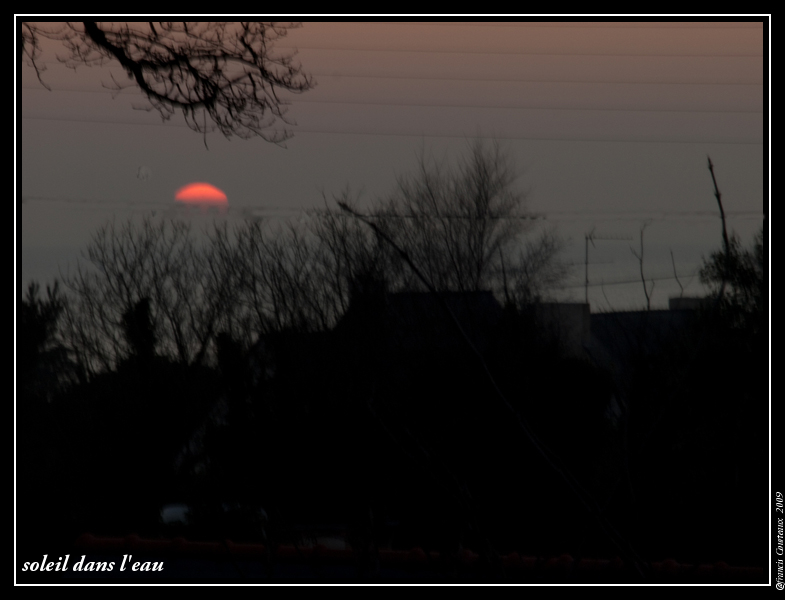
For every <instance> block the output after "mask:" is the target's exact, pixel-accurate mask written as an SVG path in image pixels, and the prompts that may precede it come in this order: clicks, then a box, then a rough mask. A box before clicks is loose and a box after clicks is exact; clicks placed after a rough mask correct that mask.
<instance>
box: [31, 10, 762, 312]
mask: <svg viewBox="0 0 785 600" xmlns="http://www.w3.org/2000/svg"><path fill="white" fill-rule="evenodd" d="M766 27H768V23H766ZM767 40H768V37H766V41H767ZM764 44H765V40H764V24H763V23H762V22H761V21H758V22H717V23H706V22H690V23H687V22H682V23H674V22H643V23H624V22H612V23H603V22H558V23H553V22H550V23H546V22H538V23H530V22H503V23H309V22H306V23H303V26H302V27H301V28H299V29H296V30H293V31H291V32H290V33H289V35H288V36H287V37H286V38H285V39H283V40H281V41H280V42H279V43H278V44H277V47H278V48H290V49H292V50H294V49H296V50H297V51H298V54H297V59H298V60H299V61H300V62H301V64H302V67H303V70H304V71H305V72H306V73H308V74H310V75H312V76H313V77H314V79H315V81H316V86H315V88H314V89H312V90H310V91H308V92H306V93H305V94H303V95H301V96H291V105H290V107H289V111H288V117H289V119H290V120H291V121H293V122H294V123H296V125H293V126H292V127H291V128H290V129H291V131H292V132H293V133H294V137H293V138H292V139H290V140H289V141H288V142H286V147H285V148H282V147H279V146H276V145H274V144H270V143H267V142H265V141H263V140H261V139H253V140H247V141H246V140H242V139H239V138H234V139H232V140H227V139H225V138H224V137H223V136H221V135H220V134H219V133H213V134H210V135H208V136H207V146H208V147H205V143H204V142H205V140H204V139H203V137H202V136H201V135H199V134H198V133H195V132H193V131H191V130H190V129H188V128H187V127H186V126H185V124H184V122H183V120H182V117H179V116H177V115H176V116H174V117H173V118H172V119H171V120H170V121H168V122H166V123H162V122H161V118H160V116H159V115H158V113H156V112H145V111H143V110H134V107H139V106H143V105H144V101H143V98H142V96H141V95H140V94H139V93H138V92H135V91H133V90H131V89H129V90H128V91H124V92H123V93H120V94H119V95H115V97H113V94H112V93H111V92H110V91H109V90H107V89H106V88H105V87H103V85H102V83H103V84H109V83H111V78H112V75H114V77H115V78H116V79H117V80H118V81H127V76H126V75H125V74H124V72H123V71H122V70H121V69H119V68H117V67H116V66H114V67H104V68H87V67H84V68H80V69H78V70H77V71H76V72H74V71H72V70H69V69H67V68H65V67H64V66H63V65H61V64H59V63H58V62H57V60H56V54H57V53H58V52H59V53H60V54H61V55H63V54H64V50H63V49H62V48H58V45H57V43H53V42H48V43H47V44H46V45H45V48H44V55H43V56H42V61H43V62H44V64H45V65H46V71H45V72H43V73H42V79H43V80H44V82H45V83H46V84H47V85H48V86H49V87H50V88H51V91H48V90H47V89H46V88H44V87H43V86H42V85H41V83H39V82H38V80H37V78H36V75H35V71H34V70H33V69H32V67H30V66H28V65H26V64H24V65H23V66H22V67H21V76H19V74H18V77H17V80H16V81H17V85H18V86H20V87H21V95H20V94H17V98H19V97H21V100H22V102H21V107H18V108H17V111H16V115H17V122H16V123H17V130H16V131H17V136H19V139H20V140H21V154H17V161H21V162H20V163H18V164H21V169H18V170H17V173H18V174H20V175H21V177H19V178H18V179H17V189H16V193H17V198H19V197H21V198H22V203H21V204H17V213H16V219H17V222H19V221H21V228H20V229H19V230H18V231H20V232H21V236H22V240H21V252H22V256H21V261H20V262H19V263H18V264H19V265H21V269H22V280H23V282H27V281H29V280H30V279H33V278H35V279H38V280H41V281H43V282H47V281H51V280H52V278H53V277H56V276H57V274H58V269H63V270H65V269H66V268H67V265H69V264H71V265H73V264H74V262H73V261H74V260H75V259H76V258H77V257H78V256H79V251H80V250H81V249H82V248H84V246H85V244H86V243H87V242H88V241H89V238H90V234H91V232H92V231H93V230H94V229H95V228H96V227H98V226H99V225H101V224H103V223H105V222H106V221H107V220H109V219H112V218H117V219H118V220H124V219H126V218H128V217H134V218H139V217H141V216H142V215H145V214H149V213H150V212H151V211H155V212H156V216H164V217H167V216H174V215H175V214H177V207H176V205H175V201H174V198H175V193H176V192H177V191H178V190H179V189H181V188H182V187H183V186H185V185H187V184H189V183H193V182H205V183H209V184H212V185H213V186H215V187H216V188H218V189H220V190H221V191H223V192H225V194H226V196H227V197H228V201H229V209H228V211H226V213H225V214H223V215H220V216H219V218H225V219H229V220H235V219H242V218H248V217H259V216H266V217H270V218H271V219H273V220H281V219H286V218H294V219H298V218H301V216H302V214H303V211H305V210H308V209H311V208H315V207H322V206H323V194H325V195H327V196H330V195H331V194H333V193H338V192H340V191H342V190H343V189H345V188H347V187H349V188H351V190H353V191H355V192H357V193H359V194H361V198H362V202H363V203H365V205H366V206H367V205H370V204H371V203H373V202H374V200H375V199H377V198H381V197H383V196H385V195H386V194H389V193H390V192H391V191H392V189H393V187H394V185H395V180H396V176H399V175H403V174H406V173H408V172H410V171H412V170H413V168H414V167H415V166H416V163H417V156H418V154H421V153H425V154H426V155H427V156H431V155H432V156H435V157H436V158H438V159H445V160H450V159H454V158H457V157H458V156H459V155H460V153H461V152H463V151H464V150H466V148H467V147H468V144H469V143H470V141H471V140H472V139H474V138H477V137H481V138H489V139H497V140H499V141H500V142H501V144H502V147H503V148H504V149H506V151H508V152H509V154H510V156H511V157H512V159H513V160H514V163H515V166H516V168H517V169H518V170H519V172H520V174H521V175H520V178H519V180H518V184H519V186H520V189H521V190H524V191H526V193H527V194H528V208H529V209H530V210H531V211H532V212H533V213H536V214H537V215H538V216H540V217H541V218H539V219H538V220H536V221H534V229H533V233H536V231H537V228H541V227H553V228H555V229H556V231H557V232H558V233H559V234H561V235H562V236H563V237H564V238H565V239H566V240H567V248H566V250H565V255H564V256H565V259H566V260H568V261H569V262H570V263H573V264H574V265H575V266H574V268H573V271H572V276H571V278H570V279H569V281H568V282H567V283H566V287H565V288H564V289H562V290H560V292H559V297H560V298H562V299H564V300H572V301H582V300H583V296H584V289H583V280H584V271H583V261H584V236H585V235H586V234H587V233H589V232H590V231H592V230H594V231H595V233H596V234H597V235H598V236H601V237H602V236H615V237H627V236H629V237H632V238H634V240H633V241H631V242H628V241H603V240H598V241H596V242H595V244H596V247H595V248H592V249H591V253H590V262H591V263H592V264H591V265H590V283H591V284H592V286H591V288H590V292H589V300H590V302H591V304H592V311H600V310H609V309H614V310H620V309H627V308H641V307H644V306H645V298H644V295H643V291H642V287H641V283H640V279H639V265H638V262H637V259H636V258H635V257H634V256H633V254H632V252H631V251H630V245H631V244H632V245H633V246H634V247H635V249H636V250H637V249H638V243H639V242H638V235H639V230H640V229H641V227H642V226H644V225H645V226H646V230H645V238H644V241H645V272H646V275H647V277H648V278H653V279H655V280H656V285H655V289H654V293H653V299H652V305H653V307H658V308H664V307H666V306H667V300H668V297H669V296H672V295H678V294H679V287H678V285H677V283H676V281H675V279H673V265H672V261H671V251H672V252H673V256H674V259H675V263H676V269H677V272H678V275H679V277H680V279H681V283H682V284H683V285H686V286H687V287H686V290H685V294H686V295H699V294H701V293H703V289H702V288H701V286H700V284H699V282H698V278H697V276H696V272H697V270H698V269H699V267H700V264H701V257H702V256H707V255H708V254H709V253H710V252H711V251H713V250H716V249H718V248H719V246H720V244H721V230H720V220H719V216H718V210H717V204H716V201H715V198H714V195H713V194H714V190H713V187H712V182H711V175H710V173H709V171H708V169H707V161H706V157H707V155H710V156H711V159H712V161H713V163H714V166H715V173H716V176H717V181H718V185H719V188H720V191H721V192H722V198H723V202H724V206H725V210H726V213H727V214H728V217H729V219H728V223H729V228H730V229H732V230H734V231H735V232H737V233H738V234H739V236H740V237H741V239H742V241H743V242H744V243H745V244H747V245H749V244H750V243H751V241H752V237H753V235H754V233H755V232H756V231H757V230H758V229H759V228H760V226H761V224H762V222H763V210H764V206H768V202H769V196H768V160H769V159H768V155H769V139H768V135H769V131H768V110H769V108H768V106H769V103H768V93H769V86H768V82H769V74H768V73H767V72H764V68H765V66H764V57H767V56H769V48H768V47H766V46H765V45H764ZM16 65H17V66H19V65H20V61H19V60H18V59H17V61H16ZM193 218H196V219H204V218H206V217H205V216H204V215H196V216H194V217H193ZM211 218H215V217H211ZM601 282H602V283H603V285H602V286H600V285H599V284H600V283H601ZM688 282H689V285H687V284H688Z"/></svg>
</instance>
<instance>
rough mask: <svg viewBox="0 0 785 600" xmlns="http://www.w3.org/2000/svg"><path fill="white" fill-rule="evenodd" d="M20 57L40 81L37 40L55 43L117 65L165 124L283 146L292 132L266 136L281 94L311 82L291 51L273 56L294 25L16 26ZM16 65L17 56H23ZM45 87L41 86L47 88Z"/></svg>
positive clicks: (76, 57)
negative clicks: (180, 122)
mask: <svg viewBox="0 0 785 600" xmlns="http://www.w3.org/2000/svg"><path fill="white" fill-rule="evenodd" d="M21 26H22V32H21V46H22V54H23V55H24V56H25V57H26V58H27V60H28V62H29V64H31V65H32V66H33V67H34V68H35V70H36V73H37V74H38V76H39V80H40V79H41V71H42V70H43V67H42V66H41V64H40V56H41V39H42V38H43V39H50V40H54V41H57V42H60V43H61V44H62V45H63V47H64V48H65V49H66V50H67V51H68V55H67V57H66V58H65V59H63V62H64V63H65V65H66V66H68V67H71V68H76V67H79V66H82V65H88V66H92V65H104V64H107V63H114V62H116V63H119V65H120V66H121V67H122V68H123V70H125V72H126V73H127V74H128V78H129V79H130V80H131V83H128V84H120V83H117V82H114V89H116V90H118V91H119V90H122V89H125V88H127V87H129V86H133V87H136V88H138V89H139V90H140V91H141V92H142V93H143V94H144V95H145V96H146V97H147V99H148V101H149V103H150V106H149V110H156V111H158V112H159V113H160V115H161V117H162V118H163V119H164V120H168V119H170V118H171V117H172V116H173V115H174V114H175V113H178V112H182V114H183V116H184V117H185V122H186V123H187V124H188V126H189V127H190V128H191V129H193V130H194V131H197V132H200V133H203V134H205V135H206V134H207V132H208V131H212V130H215V129H217V130H218V131H220V132H221V133H222V134H223V135H224V136H226V137H227V138H230V137H231V136H232V135H237V136H239V137H241V138H251V137H254V136H260V137H262V138H263V139H265V140H267V141H270V142H274V143H276V144H280V143H282V142H284V141H285V140H286V139H288V138H289V137H291V133H290V132H288V131H286V130H283V131H277V130H274V131H271V130H270V129H269V128H270V127H271V126H273V125H274V124H275V123H276V121H277V120H281V121H283V123H284V124H290V121H288V120H287V118H286V109H285V105H286V100H284V99H283V98H281V97H280V96H279V94H281V92H289V93H295V94H298V93H302V92H305V91H307V90H309V89H311V88H312V87H313V85H314V82H313V80H312V79H311V78H310V77H309V76H308V75H306V74H304V73H303V71H302V68H301V67H300V65H299V64H297V63H296V62H294V60H293V53H290V52H282V51H275V50H274V49H273V46H274V43H275V42H276V41H278V40H279V39H281V38H283V37H284V36H286V34H287V32H288V30H289V29H292V28H294V27H298V26H299V25H298V24H296V23H261V22H242V23H222V22H213V23H210V22H204V23H188V22H158V23H154V22H152V21H150V22H139V23H106V22H97V21H83V22H81V23H70V22H69V23H30V22H23V23H22V24H21ZM20 60H21V56H20ZM44 85H46V84H44Z"/></svg>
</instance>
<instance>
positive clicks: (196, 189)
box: [174, 183, 228, 205]
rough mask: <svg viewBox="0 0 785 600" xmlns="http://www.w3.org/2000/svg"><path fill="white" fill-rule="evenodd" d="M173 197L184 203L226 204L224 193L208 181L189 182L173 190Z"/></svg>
mask: <svg viewBox="0 0 785 600" xmlns="http://www.w3.org/2000/svg"><path fill="white" fill-rule="evenodd" d="M174 199H175V200H176V201H178V202H183V203H186V204H217V205H226V204H227V203H228V199H227V197H226V194H225V193H224V192H222V191H221V190H219V189H218V188H217V187H215V186H214V185H211V184H209V183H189V184H188V185H186V186H183V187H181V188H180V189H179V190H177V192H175V195H174Z"/></svg>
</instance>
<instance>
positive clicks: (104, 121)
mask: <svg viewBox="0 0 785 600" xmlns="http://www.w3.org/2000/svg"><path fill="white" fill-rule="evenodd" d="M22 120H29V121H61V122H65V123H96V124H105V125H133V126H143V127H175V128H180V129H187V128H188V126H187V125H178V124H176V123H139V122H133V121H112V120H109V119H75V118H64V117H38V116H36V117H31V116H25V115H22ZM289 130H290V131H291V132H292V133H294V134H297V135H300V134H317V135H364V136H374V137H410V138H411V137H413V138H437V139H459V140H465V139H467V138H473V139H474V138H477V139H495V140H513V141H524V142H585V143H610V144H617V143H621V144H717V145H722V146H759V145H761V144H763V140H760V141H754V142H739V141H722V140H652V139H648V140H623V139H587V138H546V137H523V136H514V135H504V134H498V135H476V134H472V135H467V134H449V133H425V132H421V133H400V132H398V131H390V132H379V131H336V130H314V129H297V128H296V126H295V127H290V128H289ZM211 133H213V132H211Z"/></svg>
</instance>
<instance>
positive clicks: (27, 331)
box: [16, 282, 76, 398]
mask: <svg viewBox="0 0 785 600" xmlns="http://www.w3.org/2000/svg"><path fill="white" fill-rule="evenodd" d="M39 291H40V287H39V285H38V284H37V283H36V282H32V283H30V285H29V286H28V288H27V293H26V294H25V297H24V298H23V299H22V302H21V306H20V307H19V317H18V322H17V323H18V327H17V332H16V333H17V367H18V376H19V383H20V384H21V385H20V388H21V391H22V393H23V394H32V395H35V396H39V397H44V398H51V397H52V395H54V394H55V393H57V392H59V391H62V388H63V386H65V385H67V384H68V383H72V382H74V381H75V378H76V369H75V366H74V364H73V363H72V361H71V360H70V358H69V356H68V352H67V350H66V348H65V346H64V345H63V344H62V342H61V339H60V335H59V333H60V332H59V331H58V326H59V324H60V323H59V321H60V318H61V316H62V314H63V311H64V310H65V298H64V297H63V296H62V295H61V293H60V289H59V286H58V284H57V282H55V284H54V286H53V287H49V286H47V288H46V298H45V299H42V298H40V297H39Z"/></svg>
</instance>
